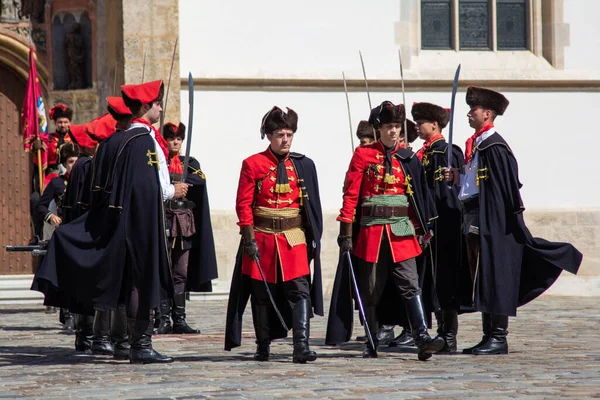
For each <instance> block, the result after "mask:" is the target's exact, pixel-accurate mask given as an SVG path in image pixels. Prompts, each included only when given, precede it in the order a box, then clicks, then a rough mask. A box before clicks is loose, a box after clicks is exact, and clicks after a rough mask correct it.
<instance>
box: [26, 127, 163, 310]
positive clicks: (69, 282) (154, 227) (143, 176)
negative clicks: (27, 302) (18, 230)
mask: <svg viewBox="0 0 600 400" xmlns="http://www.w3.org/2000/svg"><path fill="white" fill-rule="evenodd" d="M105 144H106V146H105V147H106V149H105V150H108V149H112V151H111V152H108V151H105V152H102V153H97V156H96V157H95V163H97V164H99V165H98V168H95V169H96V170H100V171H105V172H107V171H112V172H108V173H104V174H103V176H110V178H108V179H107V180H106V181H102V183H103V184H105V186H104V188H103V189H102V190H101V191H100V192H102V193H97V195H96V197H92V204H91V206H90V210H89V211H88V212H87V213H85V214H83V215H82V216H81V217H79V218H77V219H76V220H74V221H72V222H71V223H69V224H66V225H62V226H60V227H59V228H58V229H57V230H56V231H55V233H54V235H53V237H52V240H51V241H50V243H49V246H48V253H47V255H46V257H45V258H44V261H43V262H42V264H41V266H40V268H39V270H38V271H37V273H36V276H35V277H34V283H33V285H32V289H33V290H39V291H42V292H43V293H45V292H46V291H48V290H50V291H59V292H61V293H63V297H70V298H71V297H72V298H75V299H76V300H77V302H79V303H80V304H83V305H85V306H87V307H93V308H94V309H97V310H114V309H116V308H117V306H118V304H122V303H124V302H126V300H127V296H128V294H129V293H130V290H131V284H132V283H131V282H132V279H133V277H136V278H137V279H138V280H139V281H140V282H142V284H141V285H140V288H139V289H140V292H139V299H140V308H142V309H143V308H148V309H152V308H157V307H158V306H159V303H160V299H161V297H162V298H166V297H170V296H172V292H173V283H172V280H171V274H170V266H169V260H168V257H167V244H166V234H165V229H164V214H163V204H162V191H161V187H160V182H159V179H158V173H157V160H158V159H157V157H156V149H155V144H154V140H153V139H152V137H151V136H150V135H149V134H148V130H147V129H146V128H132V129H130V130H128V131H126V132H122V133H121V134H119V135H117V134H115V135H113V136H111V138H109V139H108V140H107V141H106V142H105V143H103V145H105ZM101 147H102V146H101ZM159 151H160V150H159ZM108 162H112V164H107V163H108ZM94 199H96V200H97V202H95V201H94ZM58 264H62V265H63V266H66V267H64V268H61V269H57V265H58ZM59 305H60V304H59Z"/></svg>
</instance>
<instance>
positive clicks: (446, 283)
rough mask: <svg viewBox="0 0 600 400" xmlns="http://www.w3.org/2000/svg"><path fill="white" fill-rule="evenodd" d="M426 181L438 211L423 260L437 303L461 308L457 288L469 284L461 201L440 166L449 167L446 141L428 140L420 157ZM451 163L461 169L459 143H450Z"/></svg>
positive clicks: (462, 158) (446, 306)
mask: <svg viewBox="0 0 600 400" xmlns="http://www.w3.org/2000/svg"><path fill="white" fill-rule="evenodd" d="M423 163H424V168H425V175H426V177H427V185H428V186H429V188H430V189H431V193H432V195H433V198H434V201H435V207H436V209H437V212H438V218H437V219H436V220H435V222H434V226H433V238H432V240H431V244H430V250H431V251H425V252H423V258H425V260H424V261H423V262H425V263H427V264H428V265H431V266H433V268H434V270H435V280H436V285H435V289H436V293H437V297H438V300H439V302H440V307H441V308H442V309H445V310H459V309H460V303H461V302H460V288H461V287H465V286H467V287H468V286H470V284H471V283H470V282H471V275H470V272H469V265H468V262H467V257H466V244H465V237H464V235H463V234H462V205H461V203H460V201H459V200H458V193H459V191H460V187H459V186H458V185H452V186H448V184H447V183H446V181H445V180H444V175H443V174H444V172H443V169H444V168H447V167H448V143H447V142H446V141H445V140H443V139H442V140H438V141H436V142H434V143H432V144H431V147H430V148H429V149H428V151H427V152H426V155H425V157H424V158H423ZM451 163H452V167H453V168H458V169H461V168H462V166H463V165H464V155H463V152H462V150H461V149H460V147H458V146H456V145H454V146H452V159H451Z"/></svg>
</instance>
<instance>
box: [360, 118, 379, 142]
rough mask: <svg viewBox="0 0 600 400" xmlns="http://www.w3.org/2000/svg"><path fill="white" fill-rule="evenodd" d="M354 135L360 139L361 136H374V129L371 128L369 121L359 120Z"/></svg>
mask: <svg viewBox="0 0 600 400" xmlns="http://www.w3.org/2000/svg"><path fill="white" fill-rule="evenodd" d="M356 136H357V137H358V138H359V139H360V138H363V137H369V138H373V139H374V138H375V129H373V125H371V124H370V123H369V121H364V120H363V121H360V122H359V123H358V128H356Z"/></svg>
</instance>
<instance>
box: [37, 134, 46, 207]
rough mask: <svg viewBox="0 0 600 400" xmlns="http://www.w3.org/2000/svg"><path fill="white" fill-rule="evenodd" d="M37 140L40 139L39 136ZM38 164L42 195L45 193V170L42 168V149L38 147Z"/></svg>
mask: <svg viewBox="0 0 600 400" xmlns="http://www.w3.org/2000/svg"><path fill="white" fill-rule="evenodd" d="M37 140H40V137H39V136H38V138H37ZM37 161H38V162H37V165H38V174H39V178H40V196H41V195H42V193H44V171H43V170H42V150H41V149H37Z"/></svg>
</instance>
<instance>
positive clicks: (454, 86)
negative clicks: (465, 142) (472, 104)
mask: <svg viewBox="0 0 600 400" xmlns="http://www.w3.org/2000/svg"><path fill="white" fill-rule="evenodd" d="M459 76H460V64H458V68H456V72H455V73H454V82H453V83H452V100H451V101H450V126H449V128H448V168H452V143H453V139H454V103H455V100H456V91H457V90H458V77H459Z"/></svg>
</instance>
